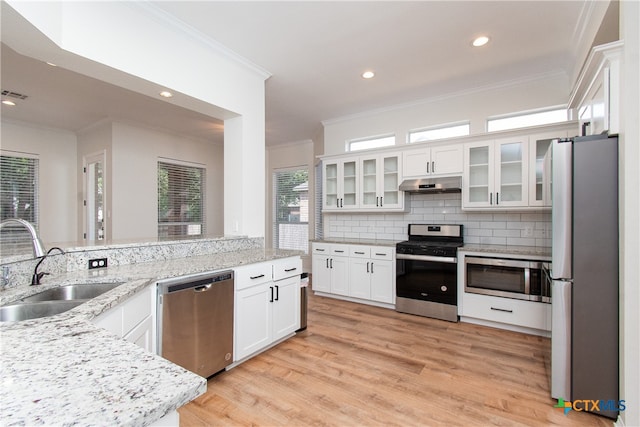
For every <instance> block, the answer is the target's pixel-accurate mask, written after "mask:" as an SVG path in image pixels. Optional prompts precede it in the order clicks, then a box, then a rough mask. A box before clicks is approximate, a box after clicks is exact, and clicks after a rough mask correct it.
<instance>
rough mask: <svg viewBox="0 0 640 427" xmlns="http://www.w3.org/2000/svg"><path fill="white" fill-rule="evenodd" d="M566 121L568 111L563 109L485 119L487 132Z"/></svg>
mask: <svg viewBox="0 0 640 427" xmlns="http://www.w3.org/2000/svg"><path fill="white" fill-rule="evenodd" d="M567 120H569V110H568V109H567V108H564V107H563V108H553V109H547V110H544V111H540V110H538V111H528V112H522V113H516V114H510V115H508V116H501V117H493V118H489V119H487V132H494V131H500V130H509V129H518V128H525V127H529V126H540V125H549V124H552V123H561V122H566V121H567Z"/></svg>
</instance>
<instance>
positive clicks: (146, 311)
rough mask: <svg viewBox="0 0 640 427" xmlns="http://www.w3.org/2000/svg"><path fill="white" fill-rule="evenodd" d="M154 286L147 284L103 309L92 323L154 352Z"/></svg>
mask: <svg viewBox="0 0 640 427" xmlns="http://www.w3.org/2000/svg"><path fill="white" fill-rule="evenodd" d="M155 291H156V286H155V285H152V286H148V287H147V288H145V289H143V290H141V291H140V292H138V293H137V294H136V295H134V296H133V297H131V298H129V299H128V300H126V301H124V302H122V303H121V304H118V305H116V306H115V307H113V308H111V309H109V310H107V311H105V312H104V313H102V314H100V315H99V316H97V317H96V318H95V319H93V323H94V324H95V325H97V326H99V327H101V328H103V329H106V330H107V331H109V332H111V333H113V334H114V335H116V336H118V337H120V338H124V339H125V340H127V341H130V342H133V343H135V344H138V345H139V346H140V347H142V348H144V349H145V350H147V351H150V352H153V353H155V351H156V350H155V348H156V344H155V338H154V328H155V324H156V322H155V319H156V316H155V296H156V292H155Z"/></svg>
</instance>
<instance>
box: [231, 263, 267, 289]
mask: <svg viewBox="0 0 640 427" xmlns="http://www.w3.org/2000/svg"><path fill="white" fill-rule="evenodd" d="M271 270H272V265H271V263H270V262H260V263H257V264H250V265H246V266H243V267H239V268H236V269H234V271H235V276H236V277H235V286H236V290H240V289H245V288H249V287H251V286H254V285H259V284H261V283H266V282H269V281H271V276H272V272H271Z"/></svg>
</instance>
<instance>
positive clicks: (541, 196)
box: [529, 130, 568, 208]
mask: <svg viewBox="0 0 640 427" xmlns="http://www.w3.org/2000/svg"><path fill="white" fill-rule="evenodd" d="M567 135H568V132H567V131H566V130H559V131H554V132H547V133H542V134H537V135H531V136H530V137H529V206H541V207H547V208H550V207H551V198H550V197H548V196H549V195H547V197H546V199H545V193H546V192H547V191H548V188H547V190H545V188H544V187H545V185H547V187H548V185H549V183H548V182H545V181H548V179H547V178H548V177H550V176H551V170H550V166H551V163H550V161H549V158H547V162H548V164H547V166H546V168H547V170H546V171H545V155H547V154H548V151H549V150H550V149H551V141H553V140H554V139H558V138H566V137H567ZM549 155H550V154H549ZM547 157H548V156H547ZM545 175H546V177H547V178H545Z"/></svg>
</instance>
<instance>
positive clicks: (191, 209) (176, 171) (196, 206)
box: [158, 161, 205, 239]
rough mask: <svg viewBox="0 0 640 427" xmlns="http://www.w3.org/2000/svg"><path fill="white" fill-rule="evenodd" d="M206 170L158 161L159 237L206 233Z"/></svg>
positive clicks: (166, 237) (192, 235)
mask: <svg viewBox="0 0 640 427" xmlns="http://www.w3.org/2000/svg"><path fill="white" fill-rule="evenodd" d="M204 184H205V169H204V168H201V167H195V166H187V165H185V164H177V163H167V162H163V161H159V162H158V238H160V239H169V238H175V237H183V236H184V237H186V236H191V237H197V236H202V235H204V233H205V226H204V218H205V209H204V207H205V201H204V195H205V188H204Z"/></svg>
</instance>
